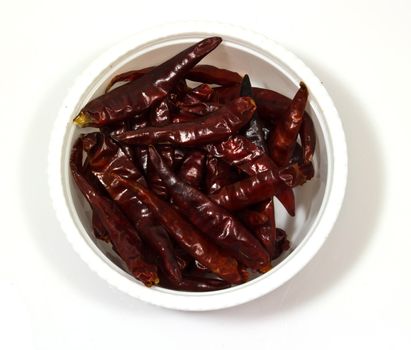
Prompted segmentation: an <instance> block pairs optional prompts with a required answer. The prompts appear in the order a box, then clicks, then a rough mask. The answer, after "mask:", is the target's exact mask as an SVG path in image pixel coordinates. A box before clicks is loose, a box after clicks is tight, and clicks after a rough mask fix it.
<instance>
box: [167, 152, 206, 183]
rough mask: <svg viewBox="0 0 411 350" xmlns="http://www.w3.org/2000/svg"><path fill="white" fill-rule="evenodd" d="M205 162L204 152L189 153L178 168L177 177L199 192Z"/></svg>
mask: <svg viewBox="0 0 411 350" xmlns="http://www.w3.org/2000/svg"><path fill="white" fill-rule="evenodd" d="M163 159H164V157H163ZM205 160H206V155H205V153H204V152H201V151H193V152H190V153H189V154H188V155H187V156H186V158H185V159H184V162H183V164H182V165H181V167H180V170H179V172H178V177H179V178H180V179H181V180H183V181H184V182H185V183H187V184H189V185H190V186H192V187H194V188H196V189H197V190H200V189H201V188H202V187H203V186H202V184H203V178H204V172H205Z"/></svg>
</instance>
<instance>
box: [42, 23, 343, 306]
mask: <svg viewBox="0 0 411 350" xmlns="http://www.w3.org/2000/svg"><path fill="white" fill-rule="evenodd" d="M213 35H219V36H222V37H223V39H224V41H223V43H222V44H221V45H220V46H219V47H218V48H217V49H216V50H215V51H213V52H212V53H211V54H210V55H209V56H207V57H206V58H205V59H204V60H203V61H202V63H209V64H214V65H217V66H220V67H223V68H228V69H232V70H234V71H238V72H240V73H248V74H249V75H250V77H251V79H252V81H253V84H254V85H255V86H260V87H268V88H270V89H273V90H276V91H279V92H281V93H283V94H285V95H287V96H290V97H292V96H293V95H294V93H295V92H296V91H297V89H298V84H299V82H300V81H304V82H305V83H306V85H307V86H308V89H309V92H310V98H309V104H308V106H307V110H308V112H309V113H310V115H311V116H312V118H313V121H314V125H315V128H316V133H317V138H318V141H317V148H316V153H315V157H314V166H315V169H316V175H315V178H313V179H312V180H311V181H310V182H308V183H306V184H305V185H304V186H302V187H300V188H298V189H297V190H296V202H297V210H296V216H295V218H290V217H289V216H288V215H287V214H286V213H285V212H284V211H283V210H282V208H281V205H279V204H278V203H277V205H276V217H277V223H278V226H279V227H281V228H284V229H285V230H286V231H287V233H288V234H289V235H290V240H291V249H290V250H289V251H288V252H287V254H284V256H282V257H281V258H280V259H279V260H278V261H277V265H276V266H275V267H274V268H273V269H272V270H271V271H269V272H267V273H265V274H264V275H262V276H260V277H258V278H256V279H254V280H251V281H249V282H247V283H245V284H243V285H240V286H236V287H233V288H229V289H226V290H222V291H216V292H205V293H191V292H178V291H172V290H167V289H163V288H159V287H153V288H146V287H144V286H143V285H142V284H141V283H140V282H138V281H136V280H135V279H134V278H133V277H131V276H130V275H129V274H128V273H126V272H125V271H124V270H123V269H122V268H121V262H119V261H117V260H116V259H115V258H114V257H113V256H112V255H111V254H110V253H109V250H108V249H107V247H105V246H104V245H102V243H100V242H98V241H96V240H95V239H94V238H93V234H92V230H91V219H90V212H89V209H88V205H87V204H86V202H85V200H84V199H83V197H82V196H81V194H79V192H78V191H77V189H76V188H75V186H74V184H73V181H72V178H71V175H70V171H69V154H70V150H71V146H72V144H73V142H74V141H75V139H76V138H77V136H78V135H79V133H81V132H84V131H85V130H84V129H83V130H80V129H78V128H76V127H75V126H74V125H73V123H72V119H73V117H74V116H75V115H76V114H77V113H78V112H79V110H80V109H81V108H82V107H83V106H84V105H85V104H86V102H87V101H89V100H90V99H91V98H93V97H94V96H97V95H99V94H101V93H102V92H103V89H104V87H105V86H106V85H107V83H108V81H109V80H110V78H111V77H113V76H114V75H115V74H118V73H120V72H124V71H127V70H130V69H136V68H142V67H145V66H152V65H155V64H158V63H161V62H162V61H164V60H165V59H168V58H169V57H171V56H173V55H174V54H175V53H177V52H178V51H180V50H182V49H183V48H185V47H187V46H189V45H190V44H192V43H194V42H196V41H198V40H200V39H202V38H204V37H207V36H213ZM346 177H347V152H346V144H345V138H344V132H343V129H342V125H341V121H340V119H339V116H338V113H337V111H336V109H335V107H334V105H333V102H332V101H331V99H330V97H329V95H328V93H327V92H326V90H325V89H324V87H323V85H322V84H321V82H320V80H319V79H318V78H317V77H316V76H314V74H313V73H312V72H311V70H310V69H308V68H307V67H306V66H305V65H304V63H303V62H301V61H300V60H299V59H298V58H297V57H295V56H294V55H293V54H291V53H290V52H288V51H287V50H285V49H284V48H282V47H281V46H279V45H278V44H276V43H275V42H273V41H272V40H270V39H269V38H267V37H264V36H262V35H260V34H256V33H253V32H250V31H248V30H245V29H243V28H239V27H234V26H229V25H224V24H221V23H212V22H205V23H199V22H185V23H174V24H169V25H165V26H162V27H158V28H154V29H150V30H147V31H145V32H142V33H139V34H138V35H136V36H134V37H132V38H130V39H128V40H126V41H124V42H123V43H121V44H119V45H117V46H115V47H114V48H112V49H111V50H109V51H108V52H106V53H105V54H104V55H102V56H101V57H99V58H98V59H97V60H96V61H95V62H94V63H93V64H92V65H91V66H90V67H89V68H88V69H87V70H86V71H85V72H84V73H83V74H82V75H81V76H80V77H79V78H78V79H77V80H76V82H75V85H74V86H73V88H72V89H71V90H70V92H69V94H68V96H67V98H66V99H65V100H64V103H63V106H62V108H61V110H60V113H59V115H58V117H57V120H56V123H55V125H54V129H53V132H52V137H51V144H50V153H49V184H50V193H51V198H52V202H53V206H54V208H55V211H56V214H57V217H58V219H59V221H60V223H61V226H62V228H63V231H64V232H65V233H66V235H67V237H68V239H69V241H70V242H71V244H72V245H73V247H74V249H75V250H76V251H77V252H78V253H79V255H80V256H81V258H82V259H83V260H84V261H85V262H86V263H87V264H88V265H89V266H90V268H91V269H92V270H94V271H95V272H96V273H97V274H98V275H100V276H101V277H102V278H103V279H105V280H106V281H107V282H109V283H110V284H111V285H113V286H115V287H117V288H118V289H120V290H122V291H124V292H126V293H128V294H129V295H131V296H134V297H136V298H139V299H141V300H143V301H146V302H149V303H152V304H155V305H159V306H163V307H167V308H172V309H179V310H198V311H200V310H214V309H222V308H226V307H230V306H234V305H238V304H242V303H245V302H247V301H250V300H253V299H256V298H258V297H260V296H262V295H264V294H266V293H268V292H270V291H272V290H274V289H275V288H277V287H279V286H280V285H282V284H283V283H284V282H286V281H287V280H289V279H290V278H291V277H293V276H294V275H295V274H296V273H297V272H298V271H299V270H301V269H302V268H303V267H304V265H306V264H307V262H308V261H309V260H310V259H311V258H312V257H313V256H314V254H315V253H316V252H317V251H318V250H319V248H320V247H321V245H322V244H323V243H324V241H325V239H326V238H327V236H328V234H329V233H330V231H331V229H332V226H333V224H334V222H335V220H336V218H337V215H338V213H339V210H340V207H341V204H342V201H343V197H344V192H345V185H346Z"/></svg>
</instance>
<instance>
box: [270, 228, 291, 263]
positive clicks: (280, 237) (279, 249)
mask: <svg viewBox="0 0 411 350" xmlns="http://www.w3.org/2000/svg"><path fill="white" fill-rule="evenodd" d="M275 247H276V254H275V256H274V259H276V258H278V257H279V256H280V255H281V253H283V252H285V251H287V250H288V249H290V241H289V240H288V239H287V234H286V233H285V231H284V230H282V229H280V228H277V236H276V241H275Z"/></svg>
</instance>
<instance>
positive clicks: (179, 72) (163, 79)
mask: <svg viewBox="0 0 411 350" xmlns="http://www.w3.org/2000/svg"><path fill="white" fill-rule="evenodd" d="M221 41H222V39H221V38H219V37H212V38H207V39H204V40H202V41H200V42H199V43H197V44H195V45H193V46H191V47H189V48H188V49H186V50H184V51H182V52H180V53H179V54H177V55H176V56H174V57H173V58H171V59H169V60H167V61H166V62H164V63H162V64H160V65H159V66H157V67H156V68H154V69H153V70H151V71H150V72H149V73H147V74H145V75H143V76H142V77H141V78H139V79H137V80H134V81H131V82H130V83H127V84H125V85H122V86H120V87H118V88H116V89H114V90H111V91H109V92H108V93H106V94H104V95H102V96H100V97H97V98H95V99H93V100H92V101H90V102H89V103H87V104H86V105H85V106H84V107H83V109H82V110H81V111H80V113H79V114H78V115H77V117H76V118H75V119H74V122H75V123H76V124H77V125H78V126H81V127H84V126H103V125H107V124H111V123H115V122H118V121H121V120H124V119H127V118H129V117H132V116H133V115H135V114H138V113H141V112H143V111H145V110H146V109H148V108H149V107H150V106H151V105H152V104H153V103H155V102H156V101H158V100H161V99H162V98H164V97H165V96H166V95H167V94H168V93H169V92H170V91H171V90H172V89H173V88H174V87H175V86H176V84H177V83H178V82H179V81H180V80H181V78H182V77H183V76H184V75H185V74H186V73H187V72H188V71H189V70H190V69H191V68H193V67H194V66H195V65H196V64H197V63H198V62H199V61H200V60H201V59H202V58H203V57H204V56H206V55H207V54H208V53H210V52H211V51H212V50H214V49H215V48H216V47H217V46H218V45H219V44H220V43H221Z"/></svg>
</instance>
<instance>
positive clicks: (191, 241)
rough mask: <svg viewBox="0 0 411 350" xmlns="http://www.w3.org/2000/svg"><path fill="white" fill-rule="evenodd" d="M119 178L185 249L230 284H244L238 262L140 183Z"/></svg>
mask: <svg viewBox="0 0 411 350" xmlns="http://www.w3.org/2000/svg"><path fill="white" fill-rule="evenodd" d="M114 176H115V175H114ZM116 177H117V179H118V180H119V181H120V182H121V183H122V184H123V185H124V186H126V187H127V188H128V189H130V190H132V191H133V192H134V193H135V194H136V195H137V197H138V198H139V199H140V200H141V201H142V202H143V203H144V204H145V205H146V206H147V207H148V208H149V209H150V210H151V211H152V212H153V213H154V215H155V216H156V218H157V220H158V221H159V222H161V224H162V226H163V227H164V228H166V230H167V232H168V233H169V234H170V235H171V236H172V237H173V238H174V239H175V241H176V242H177V243H178V244H179V245H180V247H181V248H182V249H184V250H185V251H186V252H187V253H189V254H190V255H191V256H192V257H193V258H195V259H197V260H198V261H199V262H201V263H202V264H203V265H204V266H206V267H208V268H209V269H210V270H211V271H212V272H214V273H215V274H216V275H217V276H220V277H221V278H223V279H224V280H226V281H227V282H230V283H241V276H240V274H239V272H238V268H237V261H236V260H235V259H233V258H232V257H230V256H228V255H225V254H223V253H222V252H221V251H220V250H219V249H218V248H217V247H216V246H215V245H214V244H211V243H210V242H209V241H208V240H206V239H205V238H204V237H203V236H202V235H201V234H199V233H198V231H197V229H195V228H194V227H193V226H192V225H191V224H190V223H189V222H188V221H187V220H186V219H184V218H183V217H182V216H181V215H180V214H179V213H178V212H177V210H176V209H174V207H172V206H171V205H170V204H169V203H167V202H165V201H163V200H161V199H160V198H159V197H157V196H156V195H155V194H154V193H153V192H150V191H149V190H148V189H147V188H146V187H144V186H143V185H141V184H139V183H138V182H132V181H129V180H126V179H124V178H121V177H118V176H116ZM180 282H181V280H180Z"/></svg>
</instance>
